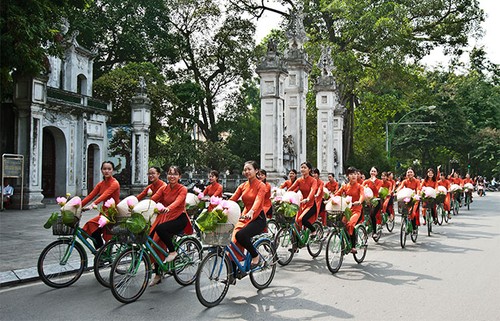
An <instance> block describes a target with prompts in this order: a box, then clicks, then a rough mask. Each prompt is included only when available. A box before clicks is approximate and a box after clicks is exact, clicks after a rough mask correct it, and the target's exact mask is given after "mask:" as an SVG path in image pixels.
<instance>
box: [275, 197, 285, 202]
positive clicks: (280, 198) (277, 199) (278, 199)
mask: <svg viewBox="0 0 500 321" xmlns="http://www.w3.org/2000/svg"><path fill="white" fill-rule="evenodd" d="M282 200H283V197H281V196H276V197H275V198H274V201H275V202H281V201H282Z"/></svg>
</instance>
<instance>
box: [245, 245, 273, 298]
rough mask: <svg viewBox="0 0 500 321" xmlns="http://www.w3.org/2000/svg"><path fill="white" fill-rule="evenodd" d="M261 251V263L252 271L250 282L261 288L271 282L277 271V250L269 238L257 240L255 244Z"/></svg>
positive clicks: (258, 250)
mask: <svg viewBox="0 0 500 321" xmlns="http://www.w3.org/2000/svg"><path fill="white" fill-rule="evenodd" d="M255 248H256V249H257V252H259V255H260V260H261V265H260V266H259V267H258V268H256V269H254V270H253V271H252V272H250V282H252V284H253V286H254V287H255V288H257V289H259V290H262V289H265V288H267V287H268V286H269V284H271V282H272V281H273V279H274V274H275V273H276V262H275V261H276V250H275V249H274V247H273V245H272V243H271V241H270V240H268V239H264V240H261V241H260V242H259V241H257V244H255Z"/></svg>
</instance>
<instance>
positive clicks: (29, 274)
mask: <svg viewBox="0 0 500 321" xmlns="http://www.w3.org/2000/svg"><path fill="white" fill-rule="evenodd" d="M37 280H40V277H39V276H38V271H37V268H36V267H32V268H27V269H20V270H11V271H7V272H0V288H3V287H8V286H12V285H17V284H21V283H28V282H33V281H37Z"/></svg>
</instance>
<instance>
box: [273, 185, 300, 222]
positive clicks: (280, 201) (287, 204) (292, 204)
mask: <svg viewBox="0 0 500 321" xmlns="http://www.w3.org/2000/svg"><path fill="white" fill-rule="evenodd" d="M272 203H273V213H274V214H275V218H276V222H277V223H278V224H290V223H293V222H294V221H295V216H296V215H297V213H298V212H299V203H300V195H299V194H297V193H295V192H291V191H288V192H286V193H284V194H283V196H275V197H274V199H273V201H272Z"/></svg>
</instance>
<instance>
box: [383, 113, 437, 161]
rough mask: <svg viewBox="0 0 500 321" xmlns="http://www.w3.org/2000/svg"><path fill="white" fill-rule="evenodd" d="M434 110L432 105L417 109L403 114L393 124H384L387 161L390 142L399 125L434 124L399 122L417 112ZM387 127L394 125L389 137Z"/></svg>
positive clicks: (427, 123) (432, 122)
mask: <svg viewBox="0 0 500 321" xmlns="http://www.w3.org/2000/svg"><path fill="white" fill-rule="evenodd" d="M435 108H436V106H434V105H432V106H422V107H420V108H417V109H414V110H410V111H409V112H407V113H406V114H404V115H403V117H401V118H400V119H399V120H398V121H397V122H395V123H389V122H386V123H385V151H386V152H387V159H390V158H391V142H392V139H393V137H394V132H395V131H396V128H398V126H399V125H430V124H435V123H436V122H434V121H427V122H424V121H420V122H404V123H403V122H401V121H402V120H403V119H404V118H406V117H407V116H408V115H410V114H413V113H415V112H417V111H420V110H433V109H435ZM389 125H394V127H393V128H392V130H391V133H390V135H389Z"/></svg>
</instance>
